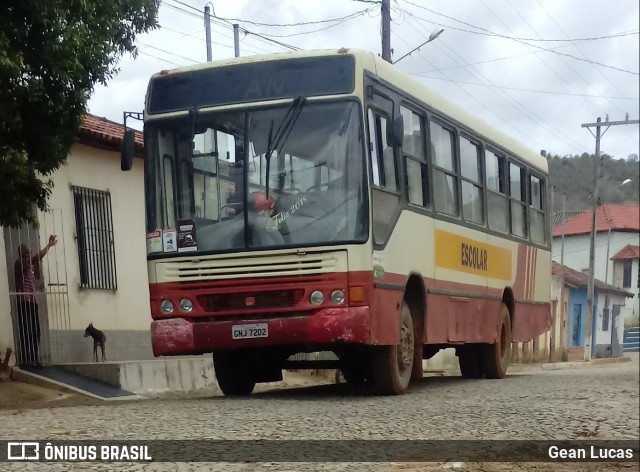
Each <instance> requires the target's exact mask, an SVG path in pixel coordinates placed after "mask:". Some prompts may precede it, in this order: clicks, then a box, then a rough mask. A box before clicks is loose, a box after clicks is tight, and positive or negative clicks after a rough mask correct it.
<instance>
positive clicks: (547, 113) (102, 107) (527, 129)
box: [89, 0, 640, 158]
mask: <svg viewBox="0 0 640 472" xmlns="http://www.w3.org/2000/svg"><path fill="white" fill-rule="evenodd" d="M391 3H392V13H391V16H392V24H391V47H392V49H393V56H392V58H393V59H395V60H397V59H400V58H401V57H402V56H403V55H405V54H406V53H407V52H409V51H411V50H412V49H413V48H415V47H416V46H418V45H419V44H421V43H422V42H424V41H425V40H426V39H427V38H428V37H429V34H430V33H432V32H434V31H437V30H439V29H441V28H444V32H443V33H442V34H441V35H440V36H439V37H438V38H437V39H436V40H434V41H433V42H430V43H429V44H427V45H425V46H423V47H422V48H420V49H419V50H418V51H416V52H414V53H412V54H411V55H410V56H408V57H405V58H403V59H402V60H400V61H399V62H398V64H397V65H396V67H399V68H400V69H402V70H404V71H405V72H408V73H410V74H412V75H413V76H414V77H415V78H417V79H418V80H420V81H421V82H423V83H424V84H425V85H427V86H429V87H431V88H432V89H434V90H436V91H437V92H438V93H440V94H442V95H443V96H445V97H447V98H448V99H450V100H452V101H454V102H456V103H457V104H459V105H461V106H463V107H466V108H467V109H468V110H470V111H471V112H473V113H475V114H477V115H479V116H480V117H481V118H483V119H485V120H486V121H488V122H489V123H490V124H492V125H493V126H495V127H497V128H498V129H500V130H501V131H503V132H505V133H506V134H508V135H510V136H512V137H514V138H516V139H518V140H519V141H521V142H522V143H523V144H524V145H526V146H528V147H530V148H531V149H533V150H534V151H536V152H539V151H540V150H541V149H546V150H547V151H549V152H551V153H553V154H559V155H568V154H571V155H574V154H581V153H582V152H589V153H593V152H594V150H595V139H594V137H593V136H592V135H591V134H590V133H589V131H588V130H587V129H586V128H582V127H581V124H582V123H591V122H595V121H596V119H597V118H598V117H602V119H603V120H604V119H605V116H606V115H609V119H610V120H611V121H618V120H624V117H625V114H626V113H629V118H630V119H638V118H639V116H638V115H639V103H640V102H639V100H638V97H639V95H640V90H639V89H640V81H639V75H638V72H639V64H638V62H639V59H638V58H639V56H640V54H639V36H638V31H639V22H640V21H639V17H640V13H639V3H640V2H638V0H608V1H603V0H456V1H451V0H429V1H427V0H397V1H396V0H392V2H391ZM205 4H206V2H205V0H163V2H162V6H161V8H160V15H159V23H160V26H161V28H160V29H158V30H156V31H154V32H152V33H150V34H145V35H141V36H139V38H138V46H139V48H140V54H139V55H138V57H137V58H136V59H135V60H134V59H133V58H131V57H129V56H127V57H123V58H122V60H121V62H120V69H121V72H120V73H119V74H118V76H117V77H116V78H114V79H113V80H111V81H110V82H109V85H108V86H107V87H97V88H96V90H95V92H94V95H93V96H92V98H91V100H90V101H89V111H90V112H91V113H93V114H95V115H98V116H104V117H106V118H108V119H111V120H114V121H117V122H120V123H121V122H122V112H123V111H142V110H143V106H144V94H145V91H146V86H147V82H148V80H149V78H150V77H151V75H152V74H153V73H155V72H157V71H159V70H162V69H167V68H174V67H176V66H185V65H191V64H195V63H198V62H204V61H206V57H207V56H206V42H205V32H204V20H203V11H204V6H205ZM213 5H214V13H215V15H216V17H218V19H215V18H214V23H213V25H212V42H213V45H212V48H213V59H218V58H229V57H233V55H234V49H233V31H232V29H231V26H230V24H229V23H227V22H225V21H223V20H222V19H228V20H229V22H230V23H239V24H240V27H241V28H244V29H245V30H248V31H249V32H251V33H258V34H260V35H263V36H264V37H265V38H267V37H268V38H270V39H273V40H276V41H279V42H281V43H286V44H287V45H291V46H295V47H297V48H301V49H305V50H310V49H325V48H340V47H349V48H361V49H366V50H369V51H372V52H375V53H376V54H380V53H381V41H380V8H379V5H376V4H372V3H367V2H361V1H354V0H252V1H251V0H235V1H224V2H214V3H213ZM427 8H428V9H427ZM363 10H368V11H363ZM359 12H362V13H361V14H359V15H358V13H359ZM352 14H353V16H351V17H349V18H348V19H345V21H342V22H337V21H336V22H326V23H317V24H307V25H300V26H295V27H292V26H285V27H279V26H271V25H274V24H297V23H305V22H317V21H320V20H332V19H336V18H342V17H345V16H348V15H352ZM255 23H263V24H269V25H270V26H262V25H256V24H255ZM474 32H475V33H484V34H474ZM305 33H306V34H305ZM495 34H497V35H502V36H507V37H508V38H505V37H500V36H495ZM611 35H619V36H618V37H614V38H604V39H589V38H598V37H602V36H611ZM511 38H515V39H511ZM538 39H544V40H547V41H534V40H538ZM569 39H571V40H575V41H567V40H569ZM550 40H553V41H550ZM559 40H561V41H559ZM541 48H542V49H541ZM543 49H547V50H546V51H545V50H543ZM286 50H287V48H286V47H285V46H281V45H278V44H275V43H273V42H269V41H267V40H266V39H264V38H261V37H258V36H256V35H253V34H246V33H241V35H240V54H241V55H242V56H248V55H255V54H263V53H267V52H283V51H286ZM549 50H552V51H549ZM561 54H565V55H561ZM569 56H573V57H569ZM596 63H600V64H602V65H598V64H596ZM618 69H622V70H618ZM625 71H627V72H625ZM128 124H129V122H128ZM131 125H132V126H134V127H136V128H138V129H140V128H141V126H140V125H139V124H136V123H135V122H134V121H132V122H131ZM601 150H602V152H604V153H607V154H610V155H613V156H614V157H615V158H626V157H627V156H628V155H629V154H632V153H636V154H638V153H639V126H638V125H625V126H614V127H611V128H610V129H609V131H608V132H607V133H606V134H605V135H604V137H603V138H602V141H601Z"/></svg>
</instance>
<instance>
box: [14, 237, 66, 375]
mask: <svg viewBox="0 0 640 472" xmlns="http://www.w3.org/2000/svg"><path fill="white" fill-rule="evenodd" d="M56 242H57V241H56V237H55V236H54V235H51V236H49V242H48V244H47V245H46V246H45V247H44V248H43V249H42V250H41V251H40V252H39V253H38V254H36V255H35V256H31V253H30V252H29V248H28V247H27V246H25V245H24V244H21V245H20V247H19V248H18V252H19V254H20V255H19V257H18V260H16V263H15V264H14V267H13V270H14V276H15V280H16V292H17V293H18V297H17V303H18V331H19V342H20V346H19V349H18V353H19V357H18V362H19V364H20V365H38V366H40V365H42V364H41V363H40V359H39V358H38V350H39V345H40V315H39V314H38V302H37V300H36V297H35V291H36V273H34V268H35V269H36V271H37V278H38V279H39V278H40V276H41V271H40V261H41V260H42V259H43V258H44V256H45V255H46V254H47V252H48V251H49V248H51V247H53V246H55V245H56Z"/></svg>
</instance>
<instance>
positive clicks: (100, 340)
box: [84, 323, 107, 362]
mask: <svg viewBox="0 0 640 472" xmlns="http://www.w3.org/2000/svg"><path fill="white" fill-rule="evenodd" d="M89 336H91V337H92V338H93V358H94V359H95V360H96V362H98V346H100V349H101V350H102V360H103V362H104V361H106V360H107V359H106V358H105V356H104V343H105V342H106V341H107V337H106V336H105V335H104V333H103V332H102V331H100V330H99V329H96V328H94V327H93V323H91V324H90V325H89V326H87V329H85V330H84V337H85V338H86V337H89Z"/></svg>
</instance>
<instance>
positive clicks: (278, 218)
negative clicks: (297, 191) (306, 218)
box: [265, 195, 307, 232]
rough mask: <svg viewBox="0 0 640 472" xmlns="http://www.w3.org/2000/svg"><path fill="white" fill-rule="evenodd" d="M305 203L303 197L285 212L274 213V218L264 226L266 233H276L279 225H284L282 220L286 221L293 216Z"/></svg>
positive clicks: (305, 199) (305, 198)
mask: <svg viewBox="0 0 640 472" xmlns="http://www.w3.org/2000/svg"><path fill="white" fill-rule="evenodd" d="M306 201H307V197H305V196H304V195H303V196H302V197H300V199H299V200H298V201H297V202H295V203H294V204H293V205H291V206H290V207H289V209H288V210H287V211H280V212H278V213H276V214H275V215H274V216H272V217H271V218H270V219H269V221H268V222H267V224H266V225H265V229H266V230H267V231H268V232H272V231H276V230H277V229H279V228H280V225H281V224H282V223H284V220H286V219H287V218H289V217H290V216H291V215H293V214H294V213H295V212H296V211H298V210H299V209H300V208H301V207H302V205H304V202H306Z"/></svg>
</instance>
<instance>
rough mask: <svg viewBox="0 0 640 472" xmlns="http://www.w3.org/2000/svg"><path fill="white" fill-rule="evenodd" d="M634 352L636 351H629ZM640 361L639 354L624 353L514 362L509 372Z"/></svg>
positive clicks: (576, 367)
mask: <svg viewBox="0 0 640 472" xmlns="http://www.w3.org/2000/svg"><path fill="white" fill-rule="evenodd" d="M629 354H634V353H629ZM634 361H635V362H638V358H637V356H636V357H635V359H634V358H633V356H628V355H626V354H625V355H624V356H623V357H611V358H602V359H591V360H590V361H576V362H549V363H544V364H512V365H511V366H510V367H509V372H519V371H522V370H529V369H536V368H537V369H541V370H562V369H584V368H589V367H593V366H598V365H607V364H621V363H625V362H634Z"/></svg>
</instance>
